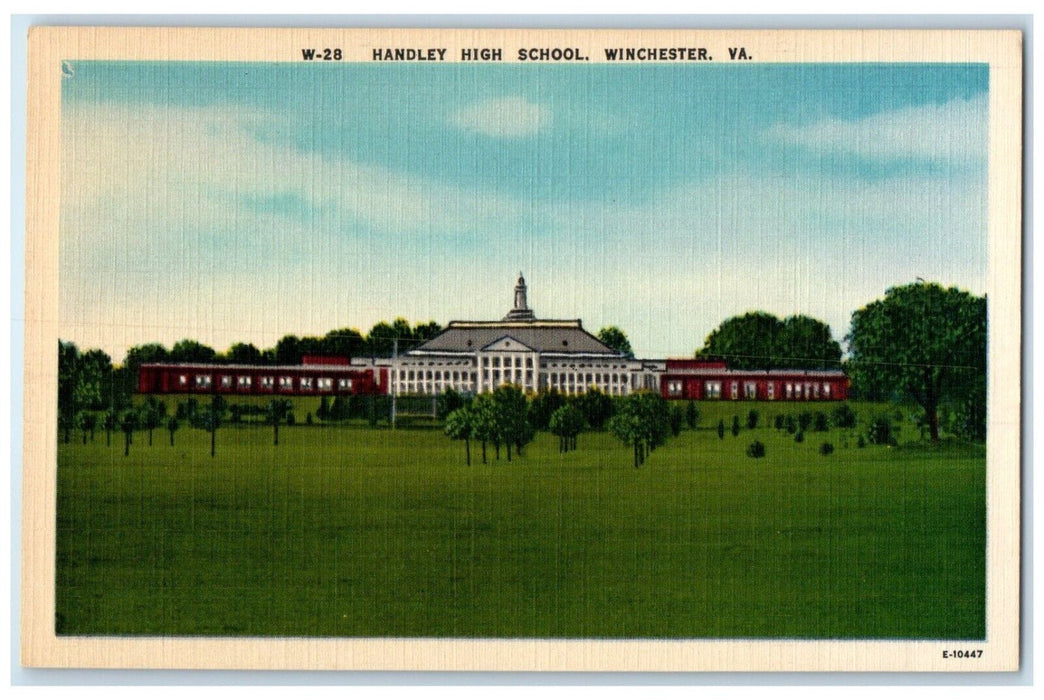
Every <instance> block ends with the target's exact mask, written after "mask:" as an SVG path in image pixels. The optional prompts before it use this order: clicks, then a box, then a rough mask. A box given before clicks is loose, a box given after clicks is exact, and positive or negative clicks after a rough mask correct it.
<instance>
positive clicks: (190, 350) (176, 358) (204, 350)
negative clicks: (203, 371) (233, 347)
mask: <svg viewBox="0 0 1044 700" xmlns="http://www.w3.org/2000/svg"><path fill="white" fill-rule="evenodd" d="M216 359H217V352H215V351H214V348H212V347H210V346H207V345H204V344H203V343H200V342H198V341H195V340H191V339H189V338H186V339H184V340H179V341H178V342H176V343H174V347H172V348H171V349H170V361H171V362H214V361H215V360H216Z"/></svg>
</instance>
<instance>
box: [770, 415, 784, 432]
mask: <svg viewBox="0 0 1044 700" xmlns="http://www.w3.org/2000/svg"><path fill="white" fill-rule="evenodd" d="M773 425H775V427H776V430H783V425H784V422H783V414H782V413H781V414H779V415H778V416H776V420H775V421H774V423H773Z"/></svg>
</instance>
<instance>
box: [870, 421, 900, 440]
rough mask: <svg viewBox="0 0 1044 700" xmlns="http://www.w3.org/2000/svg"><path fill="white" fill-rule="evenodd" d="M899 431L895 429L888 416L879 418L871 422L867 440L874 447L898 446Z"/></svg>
mask: <svg viewBox="0 0 1044 700" xmlns="http://www.w3.org/2000/svg"><path fill="white" fill-rule="evenodd" d="M897 432H898V429H897V428H895V427H893V425H892V421H891V420H890V419H889V418H888V416H877V417H876V418H874V419H873V420H872V421H870V427H869V428H868V429H867V434H866V439H867V440H868V441H869V442H870V444H872V445H894V444H896V433H897Z"/></svg>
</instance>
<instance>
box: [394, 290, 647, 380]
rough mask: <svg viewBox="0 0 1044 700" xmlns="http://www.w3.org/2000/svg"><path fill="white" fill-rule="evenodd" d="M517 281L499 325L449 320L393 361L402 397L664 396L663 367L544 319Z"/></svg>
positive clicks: (569, 324) (571, 323)
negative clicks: (517, 390) (450, 392)
mask: <svg viewBox="0 0 1044 700" xmlns="http://www.w3.org/2000/svg"><path fill="white" fill-rule="evenodd" d="M526 296H527V290H526V281H525V279H524V278H523V277H522V275H521V274H519V277H518V284H516V285H515V301H514V306H513V307H512V309H511V310H510V311H509V312H508V314H507V315H506V316H505V317H504V318H503V319H501V320H500V321H451V322H450V323H449V325H448V326H447V327H446V329H445V330H444V331H442V333H440V334H439V335H437V336H435V337H434V338H432V339H431V340H429V341H427V342H426V343H424V344H423V345H421V346H420V347H418V348H416V349H415V350H411V351H409V352H407V353H405V354H403V355H402V356H400V357H397V358H394V359H392V361H391V368H390V375H391V377H390V383H391V391H392V393H394V394H396V395H408V394H421V395H433V394H441V393H442V392H444V391H445V390H446V389H449V388H453V389H455V390H456V391H459V392H461V393H472V394H478V393H483V392H487V391H493V390H494V389H496V388H497V387H498V386H501V385H502V384H515V385H517V386H520V387H522V389H523V390H524V391H526V392H534V393H535V392H538V391H541V390H544V389H555V390H557V391H559V392H561V393H563V394H582V393H584V392H585V391H588V390H589V389H592V388H596V389H598V390H599V391H602V392H604V393H606V394H612V395H614V396H622V395H625V394H628V393H630V392H632V391H637V390H639V389H650V390H653V391H658V390H659V374H660V373H662V372H663V371H664V369H665V363H664V362H663V361H655V360H633V359H630V358H628V357H627V356H625V355H623V354H621V353H619V352H617V351H615V350H613V349H612V348H610V347H609V346H607V345H606V344H605V343H603V342H602V341H600V340H598V338H596V337H595V336H593V335H591V334H590V333H588V332H587V331H585V330H584V328H583V325H582V324H581V322H580V320H579V319H576V320H564V321H563V320H541V319H538V318H536V315H535V314H534V313H533V310H532V309H530V308H529V304H528V302H527V300H526Z"/></svg>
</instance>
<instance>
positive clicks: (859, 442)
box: [856, 435, 866, 449]
mask: <svg viewBox="0 0 1044 700" xmlns="http://www.w3.org/2000/svg"><path fill="white" fill-rule="evenodd" d="M856 447H858V448H860V449H862V448H864V447H866V438H864V437H863V436H862V435H860V436H859V439H858V440H856Z"/></svg>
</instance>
